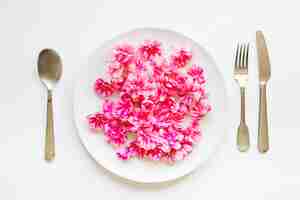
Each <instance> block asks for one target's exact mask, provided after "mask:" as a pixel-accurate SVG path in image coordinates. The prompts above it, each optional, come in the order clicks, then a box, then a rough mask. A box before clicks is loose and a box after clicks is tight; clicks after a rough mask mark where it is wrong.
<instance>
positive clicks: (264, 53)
mask: <svg viewBox="0 0 300 200" xmlns="http://www.w3.org/2000/svg"><path fill="white" fill-rule="evenodd" d="M256 48H257V57H258V65H259V66H258V71H259V125H258V150H259V152H260V153H266V152H267V151H268V150H269V136H268V113H267V91H266V90H267V82H268V80H269V79H270V76H271V68H270V60H269V54H268V49H267V45H266V41H265V38H264V35H263V33H262V31H257V32H256Z"/></svg>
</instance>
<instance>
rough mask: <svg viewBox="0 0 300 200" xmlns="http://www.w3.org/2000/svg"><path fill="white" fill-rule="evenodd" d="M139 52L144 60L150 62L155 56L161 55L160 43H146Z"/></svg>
mask: <svg viewBox="0 0 300 200" xmlns="http://www.w3.org/2000/svg"><path fill="white" fill-rule="evenodd" d="M138 52H139V54H140V55H141V57H142V58H143V59H144V60H150V59H152V58H154V57H155V56H160V55H161V48H160V42H158V41H145V42H144V43H143V44H142V45H141V46H140V47H139V48H138Z"/></svg>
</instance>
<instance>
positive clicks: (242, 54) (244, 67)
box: [234, 44, 250, 152]
mask: <svg viewBox="0 0 300 200" xmlns="http://www.w3.org/2000/svg"><path fill="white" fill-rule="evenodd" d="M248 56H249V44H241V45H238V46H237V50H236V55H235V64H234V79H235V80H236V81H237V83H238V84H239V86H240V93H241V119H240V125H239V127H238V133H237V146H238V149H239V151H241V152H245V151H247V150H248V149H249V147H250V143H249V131H248V127H247V124H246V119H245V90H246V86H247V82H248Z"/></svg>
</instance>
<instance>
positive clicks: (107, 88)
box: [94, 78, 114, 97]
mask: <svg viewBox="0 0 300 200" xmlns="http://www.w3.org/2000/svg"><path fill="white" fill-rule="evenodd" d="M94 90H95V92H96V93H97V94H98V95H103V96H105V97H107V96H111V95H112V94H113V93H114V88H113V86H112V85H111V84H110V83H108V82H106V81H104V80H102V79H101V78H99V79H97V80H96V82H95V84H94Z"/></svg>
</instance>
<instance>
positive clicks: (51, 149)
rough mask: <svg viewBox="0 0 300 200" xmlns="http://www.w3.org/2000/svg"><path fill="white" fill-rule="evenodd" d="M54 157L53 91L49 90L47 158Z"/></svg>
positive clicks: (49, 159) (47, 159)
mask: <svg viewBox="0 0 300 200" xmlns="http://www.w3.org/2000/svg"><path fill="white" fill-rule="evenodd" d="M54 157H55V145H54V132H53V108H52V92H51V91H50V90H48V101H47V128H46V144H45V160H46V161H51V160H53V159H54Z"/></svg>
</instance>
